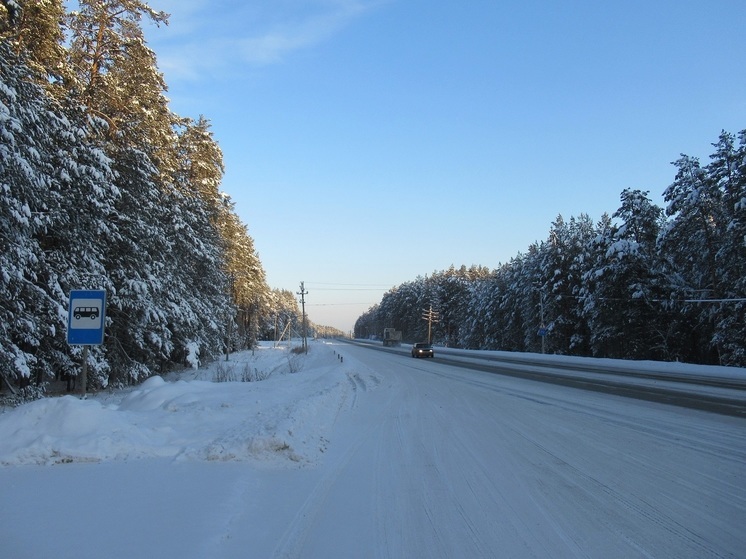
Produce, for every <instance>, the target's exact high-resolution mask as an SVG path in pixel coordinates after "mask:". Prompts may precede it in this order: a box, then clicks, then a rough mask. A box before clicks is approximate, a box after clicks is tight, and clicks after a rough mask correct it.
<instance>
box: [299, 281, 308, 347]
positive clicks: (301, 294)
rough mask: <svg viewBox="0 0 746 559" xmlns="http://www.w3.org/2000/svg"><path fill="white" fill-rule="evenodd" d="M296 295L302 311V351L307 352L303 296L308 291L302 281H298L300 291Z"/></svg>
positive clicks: (304, 300)
mask: <svg viewBox="0 0 746 559" xmlns="http://www.w3.org/2000/svg"><path fill="white" fill-rule="evenodd" d="M297 295H300V305H301V309H302V312H303V352H304V353H308V338H307V336H308V334H307V326H306V299H305V296H306V295H308V291H306V290H305V288H304V285H303V282H300V291H299V292H297Z"/></svg>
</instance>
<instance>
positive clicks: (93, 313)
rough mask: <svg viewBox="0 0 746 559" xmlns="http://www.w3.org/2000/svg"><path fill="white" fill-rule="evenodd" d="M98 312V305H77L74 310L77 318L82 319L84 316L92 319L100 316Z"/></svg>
mask: <svg viewBox="0 0 746 559" xmlns="http://www.w3.org/2000/svg"><path fill="white" fill-rule="evenodd" d="M98 314H99V311H98V307H75V310H74V311H73V316H74V317H75V320H80V319H81V318H82V317H84V316H85V317H88V318H91V319H96V318H98Z"/></svg>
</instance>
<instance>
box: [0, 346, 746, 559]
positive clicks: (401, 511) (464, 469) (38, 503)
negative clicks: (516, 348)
mask: <svg viewBox="0 0 746 559" xmlns="http://www.w3.org/2000/svg"><path fill="white" fill-rule="evenodd" d="M216 379H218V380H222V381H225V382H214V380H216ZM249 379H251V380H255V382H242V380H249ZM256 379H264V380H261V381H256ZM745 479H746V421H744V420H743V419H739V418H733V417H725V416H719V415H715V414H708V413H705V412H698V411H694V410H686V409H680V408H674V407H669V406H664V405H659V404H653V403H648V402H639V401H635V400H629V399H625V398H617V397H613V396H608V395H602V394H597V393H591V392H584V391H580V390H573V389H568V388H563V387H556V386H552V385H544V384H541V383H532V382H530V381H523V380H521V379H514V378H509V377H501V376H499V375H492V374H488V373H479V372H475V371H466V370H459V369H455V368H453V367H448V366H446V365H443V364H440V363H438V360H437V358H436V359H435V360H414V359H410V358H406V357H404V356H401V355H393V354H390V353H384V352H378V351H373V350H371V349H366V348H361V347H355V346H351V345H348V344H344V343H336V342H329V343H327V342H321V341H319V342H313V343H311V346H310V350H309V353H308V354H307V355H295V354H292V353H291V352H289V351H288V348H287V347H281V348H273V347H272V346H271V345H265V346H262V347H261V348H259V349H258V350H256V351H255V352H244V353H240V354H234V355H231V356H230V360H229V361H228V362H225V361H219V362H216V363H213V364H212V365H211V366H210V367H207V368H204V369H200V370H187V371H184V372H182V373H179V374H173V375H170V376H168V377H167V378H165V379H161V378H159V377H156V378H152V379H150V380H148V381H147V382H145V383H144V384H143V385H141V386H138V387H136V388H132V389H129V390H124V391H117V392H111V393H109V392H104V393H100V394H95V395H90V396H89V398H88V399H86V400H81V399H79V398H77V397H75V396H63V397H59V398H49V399H45V400H41V401H37V402H32V403H30V404H27V405H24V406H21V407H19V408H16V409H13V410H4V413H0V542H1V543H0V557H13V558H24V557H29V558H39V557H55V558H63V557H75V558H86V557H109V558H119V557H121V558H125V557H158V558H168V557H179V558H201V557H205V558H212V557H225V558H234V557H236V558H239V557H259V558H263V557H278V558H279V557H324V558H330V557H464V558H467V557H603V558H612V557H620V558H621V557H624V558H628V557H663V558H677V559H678V558H681V557H692V558H694V557H697V558H699V557H743V550H744V549H746V531H744V530H743V527H744V526H746V483H744V480H745Z"/></svg>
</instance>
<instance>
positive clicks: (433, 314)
mask: <svg viewBox="0 0 746 559" xmlns="http://www.w3.org/2000/svg"><path fill="white" fill-rule="evenodd" d="M422 318H423V319H424V320H427V343H429V344H431V343H433V342H432V339H433V336H432V332H433V322H435V323H437V322H438V311H434V310H433V306H432V305H430V308H429V309H424V310H423V312H422Z"/></svg>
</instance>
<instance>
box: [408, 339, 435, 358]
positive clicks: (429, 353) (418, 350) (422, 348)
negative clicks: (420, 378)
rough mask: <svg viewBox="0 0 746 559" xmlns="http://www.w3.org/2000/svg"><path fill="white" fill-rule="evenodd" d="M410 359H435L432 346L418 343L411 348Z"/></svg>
mask: <svg viewBox="0 0 746 559" xmlns="http://www.w3.org/2000/svg"><path fill="white" fill-rule="evenodd" d="M412 357H435V352H434V351H433V346H431V345H430V344H426V343H424V342H418V343H416V344H414V345H413V346H412Z"/></svg>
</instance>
